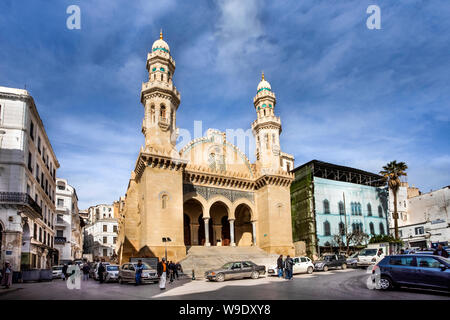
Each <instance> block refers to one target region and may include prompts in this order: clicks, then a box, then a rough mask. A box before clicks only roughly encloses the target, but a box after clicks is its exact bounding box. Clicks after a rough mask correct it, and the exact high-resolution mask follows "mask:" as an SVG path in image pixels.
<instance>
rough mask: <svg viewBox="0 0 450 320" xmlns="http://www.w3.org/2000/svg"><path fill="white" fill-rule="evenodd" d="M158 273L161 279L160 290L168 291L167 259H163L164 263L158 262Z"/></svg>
mask: <svg viewBox="0 0 450 320" xmlns="http://www.w3.org/2000/svg"><path fill="white" fill-rule="evenodd" d="M156 272H157V273H158V277H159V288H160V289H161V290H164V289H166V274H167V263H166V259H165V258H162V261H160V262H158V266H157V267H156Z"/></svg>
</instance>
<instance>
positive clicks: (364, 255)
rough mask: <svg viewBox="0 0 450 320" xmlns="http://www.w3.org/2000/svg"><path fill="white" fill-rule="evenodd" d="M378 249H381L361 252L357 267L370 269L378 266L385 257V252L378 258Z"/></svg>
mask: <svg viewBox="0 0 450 320" xmlns="http://www.w3.org/2000/svg"><path fill="white" fill-rule="evenodd" d="M378 249H379V248H366V249H363V250H361V251H360V252H359V254H358V257H357V258H356V266H358V267H368V266H372V265H375V264H377V263H378V262H379V261H380V260H381V259H383V258H384V256H385V254H384V252H383V253H382V254H381V255H380V256H378V255H377V253H378Z"/></svg>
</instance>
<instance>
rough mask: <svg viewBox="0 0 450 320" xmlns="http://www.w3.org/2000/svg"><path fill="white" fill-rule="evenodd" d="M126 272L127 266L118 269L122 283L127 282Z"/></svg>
mask: <svg viewBox="0 0 450 320" xmlns="http://www.w3.org/2000/svg"><path fill="white" fill-rule="evenodd" d="M127 270H128V264H126V263H125V264H123V265H122V267H121V268H120V272H119V275H120V277H121V278H122V281H126V280H127Z"/></svg>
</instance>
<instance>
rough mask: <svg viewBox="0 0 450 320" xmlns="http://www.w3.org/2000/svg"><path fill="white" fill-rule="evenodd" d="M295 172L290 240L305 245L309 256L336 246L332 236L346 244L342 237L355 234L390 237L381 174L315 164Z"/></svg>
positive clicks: (303, 166) (319, 163)
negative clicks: (356, 232) (387, 235)
mask: <svg viewBox="0 0 450 320" xmlns="http://www.w3.org/2000/svg"><path fill="white" fill-rule="evenodd" d="M293 172H294V174H295V180H294V182H293V183H292V186H291V207H292V227H293V236H294V241H305V242H306V248H307V253H308V254H309V255H312V254H317V252H318V251H320V252H323V251H330V250H333V248H337V247H338V246H339V244H338V243H337V242H336V238H337V237H338V238H339V239H340V241H342V242H343V243H345V242H346V235H348V234H350V233H352V232H354V231H362V232H364V233H366V234H367V235H369V238H370V237H371V236H374V235H379V234H388V230H389V228H388V224H387V221H388V220H387V203H388V202H387V192H386V188H385V186H384V182H383V179H382V177H381V176H379V175H377V174H374V173H370V172H366V171H362V170H359V169H355V168H350V167H344V166H338V165H334V164H331V163H326V162H322V161H317V160H312V161H310V162H308V163H306V164H304V165H302V166H300V167H298V168H296V169H294V170H293ZM354 245H356V244H355V243H351V246H354Z"/></svg>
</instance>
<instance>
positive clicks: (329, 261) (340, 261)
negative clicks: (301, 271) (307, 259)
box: [314, 254, 347, 271]
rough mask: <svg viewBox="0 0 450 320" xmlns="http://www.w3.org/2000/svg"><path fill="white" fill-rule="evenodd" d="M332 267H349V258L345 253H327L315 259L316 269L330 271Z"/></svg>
mask: <svg viewBox="0 0 450 320" xmlns="http://www.w3.org/2000/svg"><path fill="white" fill-rule="evenodd" d="M330 268H341V269H347V258H346V257H345V256H344V255H336V254H327V255H323V256H322V257H320V258H319V260H316V261H314V270H322V271H328V269H330Z"/></svg>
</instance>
